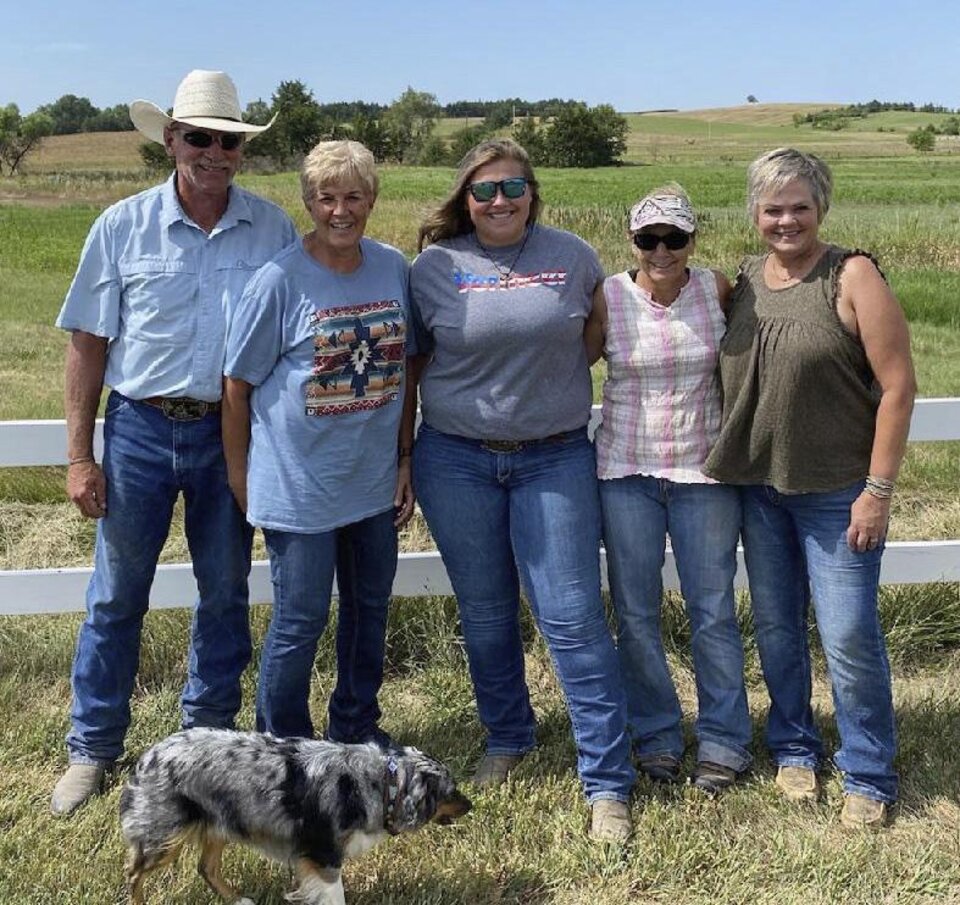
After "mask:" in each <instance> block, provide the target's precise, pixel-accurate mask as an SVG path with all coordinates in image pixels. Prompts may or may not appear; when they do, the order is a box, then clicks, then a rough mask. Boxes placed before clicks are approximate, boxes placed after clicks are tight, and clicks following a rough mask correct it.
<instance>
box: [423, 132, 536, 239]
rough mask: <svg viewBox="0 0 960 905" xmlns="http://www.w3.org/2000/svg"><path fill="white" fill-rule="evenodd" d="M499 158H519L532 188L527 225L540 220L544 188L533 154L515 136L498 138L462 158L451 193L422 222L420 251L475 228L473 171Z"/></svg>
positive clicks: (529, 187) (468, 152) (485, 142)
mask: <svg viewBox="0 0 960 905" xmlns="http://www.w3.org/2000/svg"><path fill="white" fill-rule="evenodd" d="M498 160H515V161H516V162H517V163H519V164H520V166H521V167H522V168H523V176H524V178H525V179H526V180H527V185H528V190H529V192H530V215H529V216H528V217H527V225H528V226H529V225H530V224H531V223H535V222H536V220H537V215H538V214H539V213H540V188H539V184H538V183H537V180H536V177H535V176H534V175H533V165H532V164H531V163H530V156H529V155H528V154H527V152H526V151H525V150H524V149H523V147H522V146H521V145H518V144H517V143H516V142H515V141H513V140H512V139H509V138H494V139H491V140H489V141H482V142H480V144H478V145H475V146H474V147H472V148H471V149H470V150H469V151H467V153H466V154H465V155H464V158H463V160H461V161H460V166H459V167H458V168H457V176H456V179H454V181H453V188H452V189H451V190H450V193H449V194H448V195H447V197H446V198H445V199H444V201H443V202H442V203H441V204H440V206H439V207H438V208H437V209H436V210H435V211H433V213H431V214H428V215H427V217H426V219H425V220H424V221H423V224H422V225H421V226H420V233H419V236H418V239H419V241H418V248H419V250H420V251H423V249H424V247H425V246H427V245H432V244H433V243H434V242H439V241H441V240H443V239H452V238H453V237H454V236H462V235H464V234H466V233H471V232H473V230H474V226H473V221H472V220H471V219H470V212H469V211H468V209H467V186H468V185H470V183H471V182H472V181H473V174H474V173H476V172H477V170H479V169H480V167H482V166H486V165H487V164H488V163H494V162H495V161H498Z"/></svg>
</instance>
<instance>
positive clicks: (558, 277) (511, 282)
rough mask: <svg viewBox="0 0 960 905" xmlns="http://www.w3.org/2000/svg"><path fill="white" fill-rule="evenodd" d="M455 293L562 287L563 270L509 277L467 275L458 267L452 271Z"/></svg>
mask: <svg viewBox="0 0 960 905" xmlns="http://www.w3.org/2000/svg"><path fill="white" fill-rule="evenodd" d="M453 282H454V283H456V286H457V292H459V293H461V294H462V293H466V292H503V291H505V290H507V289H531V288H534V287H536V286H564V285H566V282H567V272H566V271H565V270H542V271H540V272H538V273H512V274H510V275H509V276H504V275H502V274H495V275H494V276H490V275H489V274H483V273H469V272H468V271H466V270H461V269H460V268H459V267H458V268H456V269H455V270H454V271H453Z"/></svg>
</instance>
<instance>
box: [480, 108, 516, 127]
mask: <svg viewBox="0 0 960 905" xmlns="http://www.w3.org/2000/svg"><path fill="white" fill-rule="evenodd" d="M483 124H484V126H485V127H486V128H487V129H488V131H490V132H496V131H497V129H504V128H506V127H507V126H510V125H513V104H511V103H510V101H497V102H496V103H495V104H493V105H492V106H491V107H490V109H489V110H487V113H486V116H484V118H483Z"/></svg>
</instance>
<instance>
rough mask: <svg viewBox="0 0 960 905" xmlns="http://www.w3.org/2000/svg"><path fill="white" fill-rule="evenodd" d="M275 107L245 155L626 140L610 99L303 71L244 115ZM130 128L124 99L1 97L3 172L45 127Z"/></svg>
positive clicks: (156, 156) (548, 156)
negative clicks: (348, 92) (309, 78)
mask: <svg viewBox="0 0 960 905" xmlns="http://www.w3.org/2000/svg"><path fill="white" fill-rule="evenodd" d="M274 115H277V116H278V118H277V122H276V124H275V125H274V127H273V128H272V129H270V130H269V131H268V132H265V133H263V134H262V135H261V136H260V137H258V138H257V140H256V141H255V142H251V143H250V145H249V146H248V148H247V151H246V156H247V158H248V159H250V160H251V161H253V162H254V163H256V164H257V165H259V166H261V167H262V168H263V169H276V170H282V169H289V168H291V167H296V166H297V165H298V164H299V162H300V160H301V159H302V158H303V155H304V154H306V153H307V152H308V151H309V150H310V148H312V147H313V146H314V145H315V144H316V143H317V142H318V141H321V140H324V139H336V138H353V139H355V140H357V141H361V142H363V143H364V144H365V145H366V146H367V147H368V148H370V150H371V151H372V152H373V154H374V156H375V157H376V158H377V160H379V161H381V162H393V163H401V164H413V165H422V166H436V165H444V164H446V165H455V164H456V163H457V162H458V161H459V160H460V159H461V158H462V156H463V155H464V154H465V153H466V152H467V151H468V150H469V149H470V148H471V147H472V146H473V145H475V144H476V143H477V142H478V141H482V140H483V139H485V138H488V137H490V136H493V135H494V134H500V135H502V134H504V133H505V132H507V133H508V134H512V135H513V136H514V137H515V138H517V140H518V141H520V142H521V143H522V144H523V145H524V146H525V147H526V148H527V150H528V151H529V152H530V155H531V157H532V159H533V162H534V163H535V164H538V165H544V166H558V167H593V166H608V165H611V164H617V163H620V161H621V158H622V155H623V153H624V152H625V150H626V135H627V122H626V120H625V119H624V118H623V117H622V116H620V115H619V114H617V113H616V111H615V110H614V109H613V108H612V107H611V106H609V105H606V104H601V105H599V106H597V107H589V106H587V105H586V104H585V103H583V102H581V101H575V100H562V99H560V98H550V99H547V100H538V101H527V100H524V99H523V98H507V99H504V100H498V101H480V100H477V101H456V102H454V103H451V104H446V105H441V104H440V103H439V102H438V101H437V98H436V97H435V96H434V95H433V94H430V93H429V92H426V91H417V90H414V89H413V88H410V87H408V88H407V89H406V91H404V92H403V93H402V94H401V95H400V97H398V98H397V99H396V100H394V101H393V103H391V104H388V105H387V104H376V103H368V102H365V101H341V102H334V103H320V102H319V101H318V100H317V99H316V98H315V97H314V96H313V92H312V91H311V90H310V89H309V88H308V87H307V86H306V85H305V84H304V83H303V82H301V81H298V80H291V81H285V82H281V83H280V85H279V86H278V87H277V89H276V91H274V92H273V95H272V96H271V98H270V101H269V103H268V102H266V101H264V100H262V99H260V100H256V101H252V102H251V103H249V104H247V108H246V110H245V111H244V118H245V119H246V120H248V121H249V122H252V123H256V124H259V125H263V124H265V123H267V122H269V121H270V119H271V118H272V117H273V116H274ZM443 117H450V118H455V119H460V118H463V119H468V120H479V122H476V123H472V124H470V123H468V124H465V125H464V126H462V127H461V128H459V129H456V130H454V131H453V133H452V134H449V135H447V136H446V137H441V136H439V135H437V134H436V131H435V130H436V125H437V122H438V121H439V120H440V119H441V118H443ZM132 129H133V124H132V123H131V122H130V117H129V115H128V112H127V105H126V104H118V105H116V106H114V107H109V108H106V109H103V110H99V109H98V108H97V107H95V106H94V105H93V104H92V103H91V102H90V100H89V99H88V98H84V97H77V96H76V95H73V94H68V95H64V96H63V97H61V98H59V99H58V100H57V101H54V102H53V103H52V104H45V105H43V106H42V107H39V108H38V109H37V110H36V111H34V113H31V114H29V115H28V116H21V115H20V111H19V109H18V108H17V106H16V105H15V104H10V105H8V106H7V107H6V108H2V107H0V174H3V173H4V172H6V173H7V174H8V175H9V174H12V173H14V172H16V170H17V169H18V168H19V166H20V163H21V162H22V160H23V159H24V157H26V155H27V154H28V153H29V152H30V151H32V150H33V149H34V148H36V147H37V145H38V144H39V142H40V141H41V140H42V138H43V137H45V136H47V135H68V134H73V133H78V132H109V131H128V130H132ZM140 155H141V158H142V159H143V161H144V163H145V164H146V165H147V166H148V167H151V168H155V169H161V170H162V169H167V168H168V167H169V166H170V163H169V159H168V158H167V156H166V153H165V151H164V150H163V148H162V147H160V146H159V145H156V144H154V143H144V144H143V145H142V146H141V148H140Z"/></svg>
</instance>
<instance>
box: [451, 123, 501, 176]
mask: <svg viewBox="0 0 960 905" xmlns="http://www.w3.org/2000/svg"><path fill="white" fill-rule="evenodd" d="M490 133H491V130H490V129H488V128H487V125H486V122H484V123H483V124H481V125H479V126H464V127H463V128H462V129H457V130H456V132H454V133H453V134H452V135H451V136H450V150H449V152H448V157H449V160H450V163H451V164H453V165H454V166H456V165H457V164H459V163H460V161H461V160H463V158H464V155H466V153H467V151H469V150H470V149H471V148H472V147H473V146H474V145H476V144H479V143H480V142H481V141H483V140H484V139H485V138H489V137H490Z"/></svg>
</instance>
